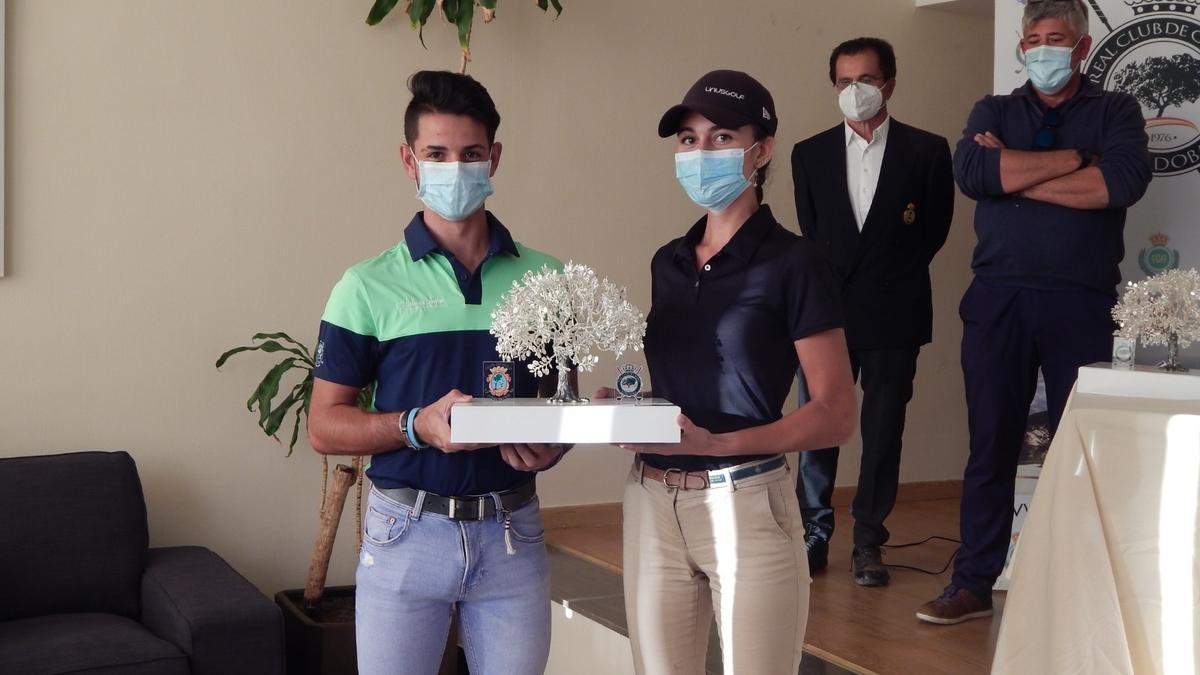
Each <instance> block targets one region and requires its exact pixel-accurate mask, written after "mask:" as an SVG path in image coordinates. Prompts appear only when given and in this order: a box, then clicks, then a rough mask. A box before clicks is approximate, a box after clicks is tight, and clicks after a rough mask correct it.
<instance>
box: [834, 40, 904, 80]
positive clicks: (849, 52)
mask: <svg viewBox="0 0 1200 675" xmlns="http://www.w3.org/2000/svg"><path fill="white" fill-rule="evenodd" d="M862 52H875V56H877V57H879V69H880V70H881V71H883V79H885V80H890V79H892V78H894V77H896V50H894V49H892V45H891V44H889V43H888V41H887V40H881V39H880V38H873V37H860V38H854V39H853V40H846V41H845V42H843V43H842V44H840V45H838V46H836V47H834V48H833V53H832V54H830V55H829V81H830V82H832V83H833V84H837V60H838V57H839V56H853V55H855V54H860V53H862Z"/></svg>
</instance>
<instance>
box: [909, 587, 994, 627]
mask: <svg viewBox="0 0 1200 675" xmlns="http://www.w3.org/2000/svg"><path fill="white" fill-rule="evenodd" d="M991 615H992V596H991V595H990V594H989V595H988V596H987V597H986V598H981V597H979V596H978V595H975V594H974V593H972V592H971V591H968V590H967V589H965V588H959V587H958V586H955V585H954V584H950V585H949V586H947V587H946V589H945V590H943V591H942V594H941V595H939V596H938V597H937V599H936V600H933V601H930V602H927V603H925V604H924V605H921V609H918V610H917V618H918V619H920V620H922V621H928V622H929V623H938V624H943V625H947V624H954V623H962V622H963V621H967V620H968V619H978V618H981V617H985V616H991Z"/></svg>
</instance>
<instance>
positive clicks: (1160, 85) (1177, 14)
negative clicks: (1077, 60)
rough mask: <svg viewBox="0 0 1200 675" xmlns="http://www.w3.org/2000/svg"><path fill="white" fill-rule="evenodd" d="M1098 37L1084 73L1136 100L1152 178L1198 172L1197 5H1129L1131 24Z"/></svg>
mask: <svg viewBox="0 0 1200 675" xmlns="http://www.w3.org/2000/svg"><path fill="white" fill-rule="evenodd" d="M1088 4H1090V5H1091V7H1092V9H1093V11H1094V12H1095V15H1096V18H1097V19H1098V20H1099V21H1100V22H1101V23H1102V24H1104V27H1105V28H1107V29H1108V31H1109V32H1108V34H1107V35H1105V36H1104V37H1099V36H1097V42H1096V46H1095V47H1094V48H1093V49H1092V56H1091V58H1090V59H1089V61H1088V63H1087V67H1086V69H1085V70H1084V73H1085V74H1086V75H1087V77H1088V78H1089V79H1090V80H1091V81H1092V82H1095V83H1096V84H1098V85H1100V86H1101V87H1103V88H1105V89H1109V90H1113V91H1123V92H1126V93H1128V94H1130V95H1132V96H1133V97H1134V98H1136V99H1137V100H1138V103H1140V104H1141V106H1142V111H1143V112H1144V114H1145V116H1146V133H1147V134H1149V136H1150V154H1151V156H1152V157H1153V160H1154V175H1155V176H1178V175H1180V174H1184V173H1188V172H1189V171H1194V170H1196V169H1197V168H1200V125H1198V124H1197V122H1198V121H1200V21H1197V20H1196V18H1195V17H1196V10H1197V9H1198V8H1200V0H1129V1H1127V2H1125V3H1124V4H1125V5H1127V6H1128V7H1129V9H1132V10H1133V18H1132V19H1131V20H1130V21H1128V22H1127V23H1124V24H1122V25H1120V26H1117V27H1116V28H1113V26H1112V24H1110V23H1109V20H1108V17H1107V16H1105V14H1104V11H1103V10H1102V9H1101V8H1100V5H1099V2H1098V1H1097V0H1089V3H1088Z"/></svg>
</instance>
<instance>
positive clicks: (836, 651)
mask: <svg viewBox="0 0 1200 675" xmlns="http://www.w3.org/2000/svg"><path fill="white" fill-rule="evenodd" d="M610 511H611V509H610ZM551 520H552V519H548V531H547V540H548V542H549V543H550V545H551V546H553V547H555V548H557V549H559V550H560V551H564V552H568V553H570V554H572V555H575V556H578V557H581V558H584V559H586V560H588V561H591V562H593V563H596V564H598V565H601V566H603V567H605V568H607V569H610V570H612V571H614V572H618V573H619V572H620V570H621V527H620V525H619V523H616V522H608V523H597V522H592V523H588V524H585V525H578V524H576V525H574V526H563V527H555V526H554V524H553V523H551V522H550V521H551ZM575 522H576V523H578V522H579V519H575ZM837 523H838V529H837V531H836V532H835V534H834V537H833V540H832V542H831V544H830V555H829V568H828V569H826V570H825V571H823V572H820V573H818V574H817V575H816V576H815V577H814V578H813V584H812V594H811V603H810V607H809V620H808V632H807V634H806V635H805V650H806V651H808V652H810V653H812V654H814V655H815V656H819V657H821V658H822V659H825V660H827V661H830V662H832V663H835V664H837V665H839V666H841V667H842V668H845V669H847V670H849V671H851V672H856V673H879V674H881V675H886V674H891V673H897V674H899V673H905V674H907V673H946V674H947V675H950V674H953V675H971V674H973V673H987V672H989V670H990V668H991V662H992V653H993V651H994V650H995V644H996V633H997V631H998V630H999V625H1000V612H1001V610H1002V608H1003V603H1004V594H1003V593H996V594H994V596H993V597H994V601H995V603H996V610H997V614H996V616H994V617H992V618H990V619H978V620H974V621H968V622H966V623H962V624H959V625H957V626H934V625H931V624H926V623H924V622H922V621H919V620H918V619H917V618H916V616H915V613H916V610H917V607H919V606H920V605H921V604H922V603H924V602H926V601H928V600H931V599H933V598H934V597H935V596H936V595H937V594H938V593H939V592H940V591H941V589H942V587H943V586H945V585H946V584H947V583H948V582H949V579H950V571H949V570H947V571H946V572H945V573H942V574H940V575H929V574H923V573H921V572H917V571H913V570H908V569H902V568H896V567H893V568H892V569H891V574H892V582H891V584H890V585H889V586H886V587H881V588H863V587H860V586H857V585H856V584H855V583H854V580H853V578H852V577H851V574H850V548H851V542H850V517H849V513H848V512H847V511H846V509H845V508H842V509H839V510H838V513H837ZM887 524H888V529H889V530H890V531H891V533H892V536H891V542H890V543H892V544H904V543H909V542H916V541H920V540H923V539H925V538H926V537H929V536H930V535H940V536H944V537H948V538H952V539H957V538H958V500H957V499H934V500H923V501H902V502H899V503H898V504H897V505H896V510H895V511H894V512H893V513H892V515H891V517H890V518H889V519H888V523H887ZM955 548H956V544H954V543H948V542H941V541H937V540H934V541H930V542H928V543H925V544H922V545H920V546H913V547H908V548H894V549H886V550H885V553H884V562H885V563H888V564H889V565H897V564H900V565H909V566H912V567H920V568H924V569H927V570H940V569H941V568H942V567H943V566H945V565H946V563H947V562H948V561H949V559H950V557H951V556H952V555H953V554H954V551H955Z"/></svg>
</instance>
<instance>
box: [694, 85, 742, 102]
mask: <svg viewBox="0 0 1200 675" xmlns="http://www.w3.org/2000/svg"><path fill="white" fill-rule="evenodd" d="M704 91H705V93H708V94H720V95H722V96H729V97H730V98H736V99H737V100H739V101H742V100H745V98H746V97H745V96H743V95H742V94H739V93H737V92H736V91H729V90H728V89H719V88H717V87H705V88H704Z"/></svg>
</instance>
